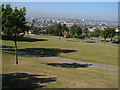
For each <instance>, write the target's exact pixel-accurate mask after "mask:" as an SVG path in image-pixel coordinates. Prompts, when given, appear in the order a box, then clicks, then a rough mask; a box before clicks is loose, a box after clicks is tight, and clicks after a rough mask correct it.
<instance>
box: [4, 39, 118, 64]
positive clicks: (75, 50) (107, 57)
mask: <svg viewBox="0 0 120 90" xmlns="http://www.w3.org/2000/svg"><path fill="white" fill-rule="evenodd" d="M33 38H34V39H40V40H35V41H34V40H33V41H27V40H26V41H18V49H19V50H24V51H28V52H34V53H37V54H42V55H48V56H56V57H63V58H69V59H74V60H81V61H86V62H93V63H100V64H108V65H114V66H118V47H116V46H110V45H104V44H96V43H83V42H72V41H64V40H58V39H49V38H48V39H47V40H46V39H45V38H35V37H33ZM2 44H3V46H14V43H13V42H12V41H10V40H3V43H2Z"/></svg>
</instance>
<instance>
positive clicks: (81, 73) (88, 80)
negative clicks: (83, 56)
mask: <svg viewBox="0 0 120 90" xmlns="http://www.w3.org/2000/svg"><path fill="white" fill-rule="evenodd" d="M50 63H53V64H54V63H59V64H63V62H57V61H54V60H50V59H49V60H48V59H42V58H38V57H30V56H24V55H19V64H18V65H15V57H14V54H11V53H10V52H8V51H3V54H2V65H3V67H2V70H3V71H2V73H3V76H2V77H3V87H4V88H13V87H14V88H33V89H37V88H117V87H118V82H117V80H118V72H117V70H111V69H104V68H96V67H76V68H74V67H61V66H53V65H50Z"/></svg>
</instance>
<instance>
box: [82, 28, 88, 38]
mask: <svg viewBox="0 0 120 90" xmlns="http://www.w3.org/2000/svg"><path fill="white" fill-rule="evenodd" d="M83 32H84V33H85V35H86V36H88V33H89V30H88V28H85V29H84V31H83Z"/></svg>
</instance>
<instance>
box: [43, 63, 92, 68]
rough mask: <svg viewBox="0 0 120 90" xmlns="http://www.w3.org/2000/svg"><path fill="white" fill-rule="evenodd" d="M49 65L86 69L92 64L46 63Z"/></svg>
mask: <svg viewBox="0 0 120 90" xmlns="http://www.w3.org/2000/svg"><path fill="white" fill-rule="evenodd" d="M45 64H47V65H51V66H55V67H64V68H86V67H88V66H91V65H92V64H78V63H45Z"/></svg>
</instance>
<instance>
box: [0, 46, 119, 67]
mask: <svg viewBox="0 0 120 90" xmlns="http://www.w3.org/2000/svg"><path fill="white" fill-rule="evenodd" d="M2 49H3V50H7V51H13V52H14V49H10V48H5V47H2V46H0V50H2ZM18 54H24V55H30V56H35V57H39V58H45V59H51V60H56V61H60V62H66V63H79V64H84V65H88V66H91V65H92V66H94V67H100V68H107V69H120V67H119V68H118V67H116V66H111V65H104V64H96V63H88V62H83V61H75V60H72V59H66V58H59V57H54V56H44V55H39V54H35V53H31V52H25V51H18Z"/></svg>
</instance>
